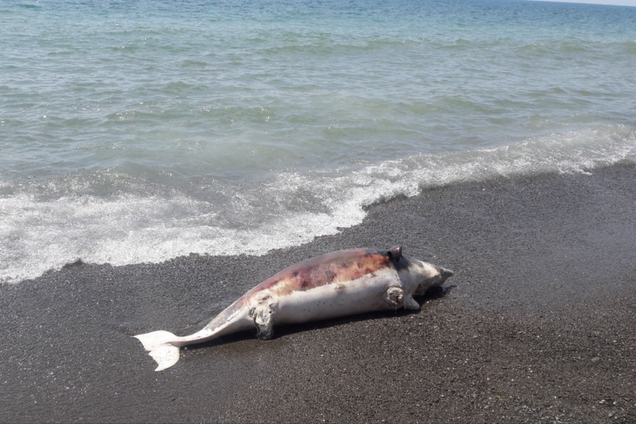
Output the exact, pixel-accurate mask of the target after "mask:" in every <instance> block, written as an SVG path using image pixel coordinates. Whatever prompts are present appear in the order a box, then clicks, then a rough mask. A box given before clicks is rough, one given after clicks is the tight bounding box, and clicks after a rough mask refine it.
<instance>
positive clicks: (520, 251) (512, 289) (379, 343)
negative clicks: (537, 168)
mask: <svg viewBox="0 0 636 424" xmlns="http://www.w3.org/2000/svg"><path fill="white" fill-rule="evenodd" d="M395 244H402V245H403V246H404V253H405V254H407V255H412V256H414V257H417V258H420V259H424V260H428V261H430V262H433V263H436V264H438V265H442V266H445V267H448V268H451V269H453V270H455V271H456V275H455V276H454V277H453V278H451V279H450V280H449V281H448V283H447V286H451V290H450V291H448V290H447V291H446V292H445V293H442V292H440V291H437V292H435V293H433V294H431V295H429V296H428V297H427V298H425V299H420V301H422V302H423V303H424V304H423V307H422V310H421V311H420V312H416V313H406V312H404V311H399V312H391V313H375V314H366V315H361V316H359V317H355V318H347V319H339V320H333V321H327V322H320V323H313V324H306V325H303V326H297V327H288V328H279V329H278V331H277V334H278V337H276V338H275V339H273V340H270V341H261V340H257V339H255V338H254V335H253V333H245V334H243V335H239V336H232V337H226V338H224V339H223V340H221V341H220V342H215V343H208V344H205V345H202V346H200V347H191V348H189V349H186V350H184V351H183V352H182V355H181V360H180V361H179V363H178V364H177V365H175V366H174V367H173V368H170V369H168V370H166V371H163V372H159V373H157V372H154V371H153V369H154V367H155V363H154V361H153V360H152V358H150V357H149V356H148V355H147V354H146V353H145V352H144V350H143V348H142V346H141V344H140V343H139V342H138V341H137V340H136V339H134V338H133V337H132V336H133V335H135V334H139V333H143V332H148V331H153V330H159V329H163V330H169V331H173V332H175V333H177V334H180V335H184V334H187V333H190V332H194V331H195V330H198V329H199V328H201V327H202V326H203V325H205V324H206V323H207V321H208V320H209V319H210V318H211V317H212V316H213V315H215V314H216V313H218V312H219V311H220V310H222V309H223V307H225V306H227V304H228V303H229V302H228V299H235V298H237V297H239V296H240V295H242V294H243V293H244V292H245V291H247V290H248V289H249V288H250V287H252V286H253V285H255V284H257V283H259V282H261V281H262V280H264V279H266V278H267V277H269V276H270V275H272V274H274V273H275V272H277V271H279V270H281V269H282V268H284V267H286V266H288V265H291V264H293V263H296V262H298V261H300V260H302V259H305V258H308V257H311V256H315V255H318V254H322V253H325V252H329V251H333V250H339V249H345V248H352V247H383V248H388V247H390V246H392V245H395ZM0 311H1V316H2V321H1V322H2V324H1V325H2V344H1V345H0V421H1V422H343V423H344V422H346V423H353V422H502V423H503V422H607V423H609V422H612V423H614V422H632V423H633V422H636V168H635V167H634V166H631V165H625V166H615V167H612V168H607V169H603V170H595V171H593V173H592V175H583V174H580V175H543V176H538V177H531V178H518V179H512V180H494V181H488V182H483V183H470V184H460V185H455V186H451V187H444V188H439V189H432V190H426V191H424V192H423V193H422V194H421V195H420V196H417V197H414V198H408V199H407V198H399V199H393V200H391V201H388V202H385V203H381V204H378V205H374V206H372V207H371V208H370V210H369V215H368V217H367V218H366V220H365V221H364V223H363V224H361V225H359V226H357V227H355V228H350V229H345V230H344V231H343V232H342V233H341V234H338V235H335V236H329V237H322V238H319V239H317V240H316V241H314V242H312V243H310V244H307V245H304V246H301V247H294V248H290V249H285V250H279V251H274V252H272V253H270V254H268V255H266V256H263V257H249V256H238V257H204V256H198V255H191V256H189V257H183V258H178V259H175V260H171V261H168V262H166V263H163V264H159V265H134V266H124V267H111V266H108V265H85V264H82V263H76V264H73V265H69V266H67V267H66V268H65V269H63V270H61V271H56V272H49V273H47V274H45V275H44V276H42V277H41V278H38V279H36V280H33V281H26V282H23V283H20V284H17V285H2V286H0Z"/></svg>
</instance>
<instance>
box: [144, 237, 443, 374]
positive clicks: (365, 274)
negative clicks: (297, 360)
mask: <svg viewBox="0 0 636 424" xmlns="http://www.w3.org/2000/svg"><path fill="white" fill-rule="evenodd" d="M451 275H453V272H452V271H450V270H447V269H444V268H441V267H437V266H435V265H432V264H430V263H427V262H423V261H420V260H418V259H410V258H408V257H406V256H404V255H402V247H401V246H396V247H393V248H392V249H390V250H373V249H353V250H341V251H337V252H333V253H328V254H325V255H322V256H317V257H315V258H311V259H307V260H305V261H303V262H300V263H298V264H296V265H292V266H290V267H289V268H286V269H284V270H282V271H280V272H279V273H278V274H276V275H273V276H272V277H270V278H269V279H267V280H265V281H263V282H262V283H260V284H259V285H257V286H256V287H254V288H252V289H251V290H250V291H248V292H247V293H245V294H244V295H243V296H241V297H240V298H239V299H238V300H236V301H235V302H234V303H232V304H231V305H230V306H228V307H227V308H226V309H225V310H224V311H222V312H221V313H220V314H219V315H217V316H216V317H215V318H214V319H213V320H212V321H210V322H209V323H208V324H207V325H206V326H205V327H204V328H203V329H201V330H199V331H197V332H196V333H194V334H191V335H189V336H184V337H178V336H175V335H174V334H172V333H170V332H168V331H155V332H152V333H146V334H140V335H137V336H135V337H136V338H137V339H139V341H140V342H141V343H142V344H143V346H144V348H145V349H146V350H147V351H148V352H149V355H150V356H152V357H153V358H154V360H155V361H157V364H158V366H157V368H156V369H155V371H161V370H165V369H166V368H169V367H171V366H173V365H174V364H176V363H177V361H178V360H179V348H180V347H182V346H185V345H189V344H194V343H202V342H205V341H208V340H211V339H214V338H217V337H221V336H224V335H227V334H231V333H236V332H239V331H243V330H248V329H251V328H254V327H256V330H257V336H258V337H259V338H261V339H269V338H271V337H272V336H273V330H274V324H276V325H279V324H296V323H304V322H309V321H317V320H323V319H329V318H336V317H341V316H348V315H355V314H360V313H365V312H371V311H382V310H397V309H399V308H404V309H412V310H418V309H419V308H420V305H419V304H418V303H417V302H416V301H415V299H413V295H414V294H415V295H419V294H424V292H426V290H428V289H429V288H431V287H434V286H440V285H442V284H443V283H444V281H445V280H446V279H447V278H448V277H450V276H451Z"/></svg>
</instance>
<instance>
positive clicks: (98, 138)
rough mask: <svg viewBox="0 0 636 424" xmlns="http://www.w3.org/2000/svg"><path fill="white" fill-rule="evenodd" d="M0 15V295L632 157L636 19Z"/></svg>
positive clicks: (436, 6)
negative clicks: (431, 193)
mask: <svg viewBox="0 0 636 424" xmlns="http://www.w3.org/2000/svg"><path fill="white" fill-rule="evenodd" d="M0 19H1V20H2V27H1V28H0V43H2V45H3V49H2V50H1V51H0V149H1V150H2V155H0V217H1V218H2V219H1V220H0V281H4V282H19V281H21V280H22V279H24V278H32V277H36V276H38V275H40V274H41V273H42V272H44V271H46V270H47V269H51V268H58V267H60V266H62V265H63V264H65V263H67V262H69V261H73V260H75V259H77V258H82V259H83V260H84V261H86V262H98V263H102V262H109V263H112V264H114V265H121V264H129V263H140V262H159V261H163V260H166V259H169V258H172V257H176V256H180V255H185V254H188V253H190V252H196V253H201V254H211V255H220V254H238V253H247V254H263V253H265V252H267V251H268V250H271V249H273V248H280V247H287V246H293V245H298V244H301V243H305V242H308V241H310V240H312V239H313V238H314V237H316V236H319V235H325V234H333V233H335V232H337V231H338V229H339V228H343V227H348V226H352V225H356V224H358V223H360V222H361V221H362V219H363V218H364V216H365V211H364V207H365V206H368V205H369V204H372V203H374V202H377V201H378V200H381V199H386V198H391V197H393V196H396V195H400V194H405V195H408V196H410V195H415V194H417V193H419V192H420V190H421V189H422V188H424V187H431V186H439V185H445V184H451V183H455V182H460V181H469V180H481V179H485V178H491V177H494V176H501V175H503V176H512V175H519V174H533V173H539V172H589V171H590V170H593V169H594V168H595V167H599V166H605V165H611V164H614V163H618V162H634V161H635V160H636V118H635V115H634V113H633V110H634V100H633V99H634V98H636V97H635V95H636V74H635V73H634V71H633V69H634V66H635V65H636V8H629V7H615V6H595V5H582V4H558V3H541V2H522V1H520V2H512V1H510V2H508V1H494V0H483V1H476V0H459V1H450V0H449V1H415V0H413V1H409V0H405V1H398V0H391V1H389V2H386V1H383V2H380V1H371V2H369V1H365V2H362V1H357V2H356V1H354V2H347V3H346V4H342V3H341V2H336V1H321V2H318V1H265V2H262V1H256V0H254V1H248V0H241V1H238V2H227V3H218V4H192V2H185V1H169V2H162V3H157V2H150V1H137V2H115V1H113V2H91V1H63V2H58V1H56V2H54V1H39V2H8V1H2V2H0ZM350 247H351V246H350Z"/></svg>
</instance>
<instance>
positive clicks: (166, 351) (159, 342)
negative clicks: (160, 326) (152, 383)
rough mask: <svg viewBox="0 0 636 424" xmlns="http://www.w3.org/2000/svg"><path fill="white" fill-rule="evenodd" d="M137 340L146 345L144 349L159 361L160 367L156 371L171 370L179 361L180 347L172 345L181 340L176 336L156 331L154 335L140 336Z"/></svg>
mask: <svg viewBox="0 0 636 424" xmlns="http://www.w3.org/2000/svg"><path fill="white" fill-rule="evenodd" d="M135 338H136V339H138V340H139V341H140V342H141V343H142V344H143V345H144V349H146V350H147V351H148V352H149V355H150V356H152V358H153V359H154V360H155V361H157V364H158V365H159V366H158V367H157V368H156V369H155V371H162V370H165V369H166V368H170V367H171V366H173V365H174V364H176V363H177V361H178V360H179V347H178V346H174V345H173V344H172V342H176V341H177V340H178V339H179V338H178V337H177V336H175V335H174V334H172V333H170V332H168V331H154V332H152V333H146V334H139V335H137V336H135Z"/></svg>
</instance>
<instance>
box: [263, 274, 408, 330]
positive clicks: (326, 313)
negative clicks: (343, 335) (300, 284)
mask: <svg viewBox="0 0 636 424" xmlns="http://www.w3.org/2000/svg"><path fill="white" fill-rule="evenodd" d="M399 284H400V281H399V279H398V278H396V275H395V274H388V275H380V276H374V277H371V276H365V277H362V278H359V279H358V280H354V281H348V282H345V283H332V284H328V285H325V286H322V287H316V288H313V289H310V290H305V291H295V292H292V293H291V294H288V295H285V296H281V297H280V298H279V299H278V311H277V313H276V317H275V318H274V321H275V322H276V323H279V324H294V323H302V322H309V321H318V320H323V319H329V318H336V317H341V316H347V315H355V314H360V313H364V312H370V311H380V310H385V309H390V308H391V306H390V305H389V304H388V303H387V302H386V301H385V300H384V295H385V293H386V290H387V289H388V288H389V287H391V286H399Z"/></svg>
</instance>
